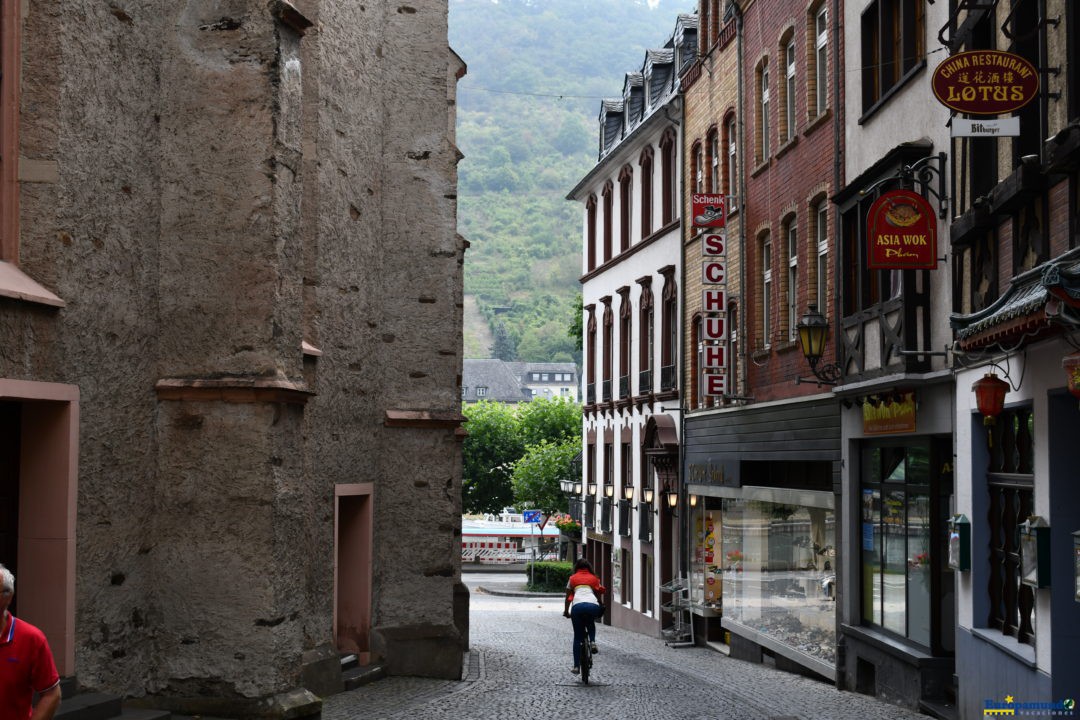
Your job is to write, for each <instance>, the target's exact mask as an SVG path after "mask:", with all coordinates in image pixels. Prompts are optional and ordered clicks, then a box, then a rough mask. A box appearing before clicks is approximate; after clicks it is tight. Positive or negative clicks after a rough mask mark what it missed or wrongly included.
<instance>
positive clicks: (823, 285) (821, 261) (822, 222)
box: [815, 200, 829, 317]
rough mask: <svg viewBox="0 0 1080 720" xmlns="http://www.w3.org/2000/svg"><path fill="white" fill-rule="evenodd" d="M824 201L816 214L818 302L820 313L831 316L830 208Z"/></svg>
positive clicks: (816, 295)
mask: <svg viewBox="0 0 1080 720" xmlns="http://www.w3.org/2000/svg"><path fill="white" fill-rule="evenodd" d="M825 203H826V201H825V200H822V201H821V202H820V203H819V204H818V207H817V213H815V215H816V218H815V224H816V226H817V233H816V234H817V238H816V240H817V292H816V293H815V300H816V301H817V308H818V312H820V313H822V314H824V315H825V316H826V317H828V315H829V307H828V304H829V208H828V206H827V205H826V204H825Z"/></svg>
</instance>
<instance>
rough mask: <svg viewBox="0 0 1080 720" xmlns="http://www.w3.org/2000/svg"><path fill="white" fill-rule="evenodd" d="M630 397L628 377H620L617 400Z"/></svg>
mask: <svg viewBox="0 0 1080 720" xmlns="http://www.w3.org/2000/svg"><path fill="white" fill-rule="evenodd" d="M628 397H630V376H629V375H622V376H621V377H619V399H620V400H621V399H623V398H628Z"/></svg>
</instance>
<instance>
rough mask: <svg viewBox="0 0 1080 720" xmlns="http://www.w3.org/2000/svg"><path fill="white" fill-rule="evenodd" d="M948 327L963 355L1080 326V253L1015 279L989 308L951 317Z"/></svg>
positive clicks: (1046, 263) (1075, 252)
mask: <svg viewBox="0 0 1080 720" xmlns="http://www.w3.org/2000/svg"><path fill="white" fill-rule="evenodd" d="M949 322H950V323H951V324H952V327H953V329H954V330H955V331H956V341H957V345H959V346H960V348H961V349H962V350H977V349H982V348H986V347H990V346H992V345H995V344H996V345H1001V346H1005V345H1015V344H1017V343H1022V342H1024V341H1025V340H1031V339H1035V338H1037V337H1040V336H1042V335H1046V334H1049V333H1051V332H1055V331H1057V330H1058V329H1060V327H1061V326H1063V325H1064V326H1065V327H1071V328H1073V329H1075V328H1078V327H1080V248H1074V249H1073V250H1070V251H1069V252H1067V253H1064V254H1063V255H1060V256H1058V257H1057V258H1055V259H1053V260H1050V261H1047V262H1045V263H1043V264H1042V265H1039V266H1038V267H1035V268H1032V269H1031V270H1028V271H1027V272H1025V273H1021V274H1020V275H1017V276H1016V277H1014V278H1013V279H1012V282H1011V284H1010V285H1009V288H1008V289H1007V290H1006V291H1005V292H1003V293H1002V294H1001V297H999V298H998V299H997V300H995V301H994V302H993V303H991V304H990V305H989V306H987V307H986V308H984V309H982V310H980V311H978V312H975V313H971V314H969V315H958V314H953V315H952V316H951V317H950V319H949Z"/></svg>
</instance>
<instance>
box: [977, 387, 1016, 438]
mask: <svg viewBox="0 0 1080 720" xmlns="http://www.w3.org/2000/svg"><path fill="white" fill-rule="evenodd" d="M971 389H972V390H973V391H975V404H976V405H977V406H978V408H979V412H980V413H982V416H983V425H984V426H985V427H987V428H989V427H990V426H991V425H993V424H994V420H995V418H997V416H998V415H1000V414H1001V411H1002V410H1003V409H1004V408H1005V393H1007V392H1009V383H1007V382H1005V381H1004V380H1002V379H1001V378H999V377H998V376H997V375H995V374H994V373H986V374H985V375H983V376H982V377H981V378H979V379H978V380H976V381H975V382H973V383H972V384H971ZM993 438H994V436H993V434H992V433H991V432H990V431H989V430H987V432H986V444H987V446H988V447H993V446H994V439H993Z"/></svg>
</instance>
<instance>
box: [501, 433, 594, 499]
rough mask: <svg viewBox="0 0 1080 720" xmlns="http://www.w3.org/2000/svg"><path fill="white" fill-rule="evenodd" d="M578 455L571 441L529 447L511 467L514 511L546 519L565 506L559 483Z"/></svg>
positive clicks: (577, 447) (576, 446)
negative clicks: (540, 514) (541, 514)
mask: <svg viewBox="0 0 1080 720" xmlns="http://www.w3.org/2000/svg"><path fill="white" fill-rule="evenodd" d="M579 452H581V445H580V444H579V443H578V442H575V441H573V440H568V441H565V442H561V443H552V442H549V441H547V440H544V441H542V442H541V443H540V444H539V445H530V446H529V447H528V448H527V449H526V450H525V455H523V456H522V458H521V459H520V460H518V461H517V462H516V463H514V475H513V484H514V507H515V508H516V509H517V510H523V509H525V508H532V509H534V510H540V511H542V512H544V513H545V514H548V515H550V514H551V513H553V512H556V511H558V510H561V509H563V508H564V507H565V506H566V496H565V495H563V492H562V489H561V488H560V486H559V482H560V481H561V480H564V479H565V478H567V477H568V476H569V475H570V466H571V463H572V462H573V460H574V456H576V455H577V454H578V453H579Z"/></svg>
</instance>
